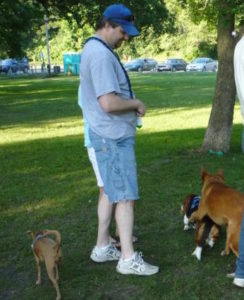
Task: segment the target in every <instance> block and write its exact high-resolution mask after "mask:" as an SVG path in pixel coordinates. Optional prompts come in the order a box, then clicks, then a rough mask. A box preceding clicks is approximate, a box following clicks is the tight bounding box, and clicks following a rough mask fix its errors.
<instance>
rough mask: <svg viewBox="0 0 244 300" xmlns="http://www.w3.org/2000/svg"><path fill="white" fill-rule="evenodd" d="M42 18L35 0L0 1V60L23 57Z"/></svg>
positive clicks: (39, 7)
mask: <svg viewBox="0 0 244 300" xmlns="http://www.w3.org/2000/svg"><path fill="white" fill-rule="evenodd" d="M42 16H43V10H42V7H41V6H40V5H39V4H38V3H36V1H35V0H29V1H25V0H2V1H0V56H1V58H4V57H23V56H25V54H26V49H27V47H28V45H29V44H30V43H31V41H32V38H33V37H34V36H35V33H36V30H37V28H38V27H39V26H40V24H41V23H42V22H43V17H42Z"/></svg>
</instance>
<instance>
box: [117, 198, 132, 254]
mask: <svg viewBox="0 0 244 300" xmlns="http://www.w3.org/2000/svg"><path fill="white" fill-rule="evenodd" d="M115 218H116V222H117V225H118V229H119V235H120V243H121V256H122V259H128V258H131V257H132V255H133V254H134V249H133V243H132V232H133V224H134V201H120V202H119V203H117V205H116V210H115Z"/></svg>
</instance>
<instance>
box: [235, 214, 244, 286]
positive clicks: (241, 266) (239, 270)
mask: <svg viewBox="0 0 244 300" xmlns="http://www.w3.org/2000/svg"><path fill="white" fill-rule="evenodd" d="M233 283H234V284H235V285H237V286H239V287H244V215H243V216H242V225H241V233H240V240H239V257H238V258H237V262H236V271H235V279H234V281H233Z"/></svg>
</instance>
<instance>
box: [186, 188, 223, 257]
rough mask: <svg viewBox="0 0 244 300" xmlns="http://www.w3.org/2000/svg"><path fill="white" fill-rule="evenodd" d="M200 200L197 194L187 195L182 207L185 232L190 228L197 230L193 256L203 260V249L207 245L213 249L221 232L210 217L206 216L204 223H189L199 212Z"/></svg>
mask: <svg viewBox="0 0 244 300" xmlns="http://www.w3.org/2000/svg"><path fill="white" fill-rule="evenodd" d="M200 199H201V197H200V196H198V195H195V194H190V195H187V196H186V197H185V199H184V202H183V205H182V207H181V212H182V213H183V214H184V219H183V222H184V230H189V229H190V228H194V229H196V234H195V243H196V249H195V250H194V251H193V253H192V255H194V256H196V258H197V259H198V260H201V255H202V249H203V247H204V246H205V244H208V245H209V246H210V247H211V248H212V247H213V246H214V244H215V242H216V240H217V238H218V236H219V231H220V228H219V226H217V225H216V224H215V223H214V222H213V221H212V220H211V219H210V218H209V217H208V216H205V217H204V218H203V220H202V221H198V222H196V223H194V224H193V223H190V222H189V218H190V217H191V215H192V214H193V212H195V211H197V210H198V207H199V202H200Z"/></svg>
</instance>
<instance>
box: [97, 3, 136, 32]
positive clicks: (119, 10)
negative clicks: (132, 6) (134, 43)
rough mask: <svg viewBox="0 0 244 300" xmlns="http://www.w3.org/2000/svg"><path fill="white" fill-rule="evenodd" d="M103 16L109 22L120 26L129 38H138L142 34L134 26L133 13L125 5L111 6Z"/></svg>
mask: <svg viewBox="0 0 244 300" xmlns="http://www.w3.org/2000/svg"><path fill="white" fill-rule="evenodd" d="M103 16H104V17H105V18H106V19H107V20H108V21H109V20H111V21H113V22H115V23H116V24H118V25H120V26H121V27H122V28H123V30H124V31H125V32H126V33H127V34H128V35H129V36H137V35H139V34H140V33H139V31H138V30H137V28H136V27H135V25H134V16H133V15H132V12H131V11H130V10H129V8H127V7H126V6H124V5H123V4H112V5H109V6H108V7H107V8H106V9H105V11H104V13H103Z"/></svg>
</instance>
